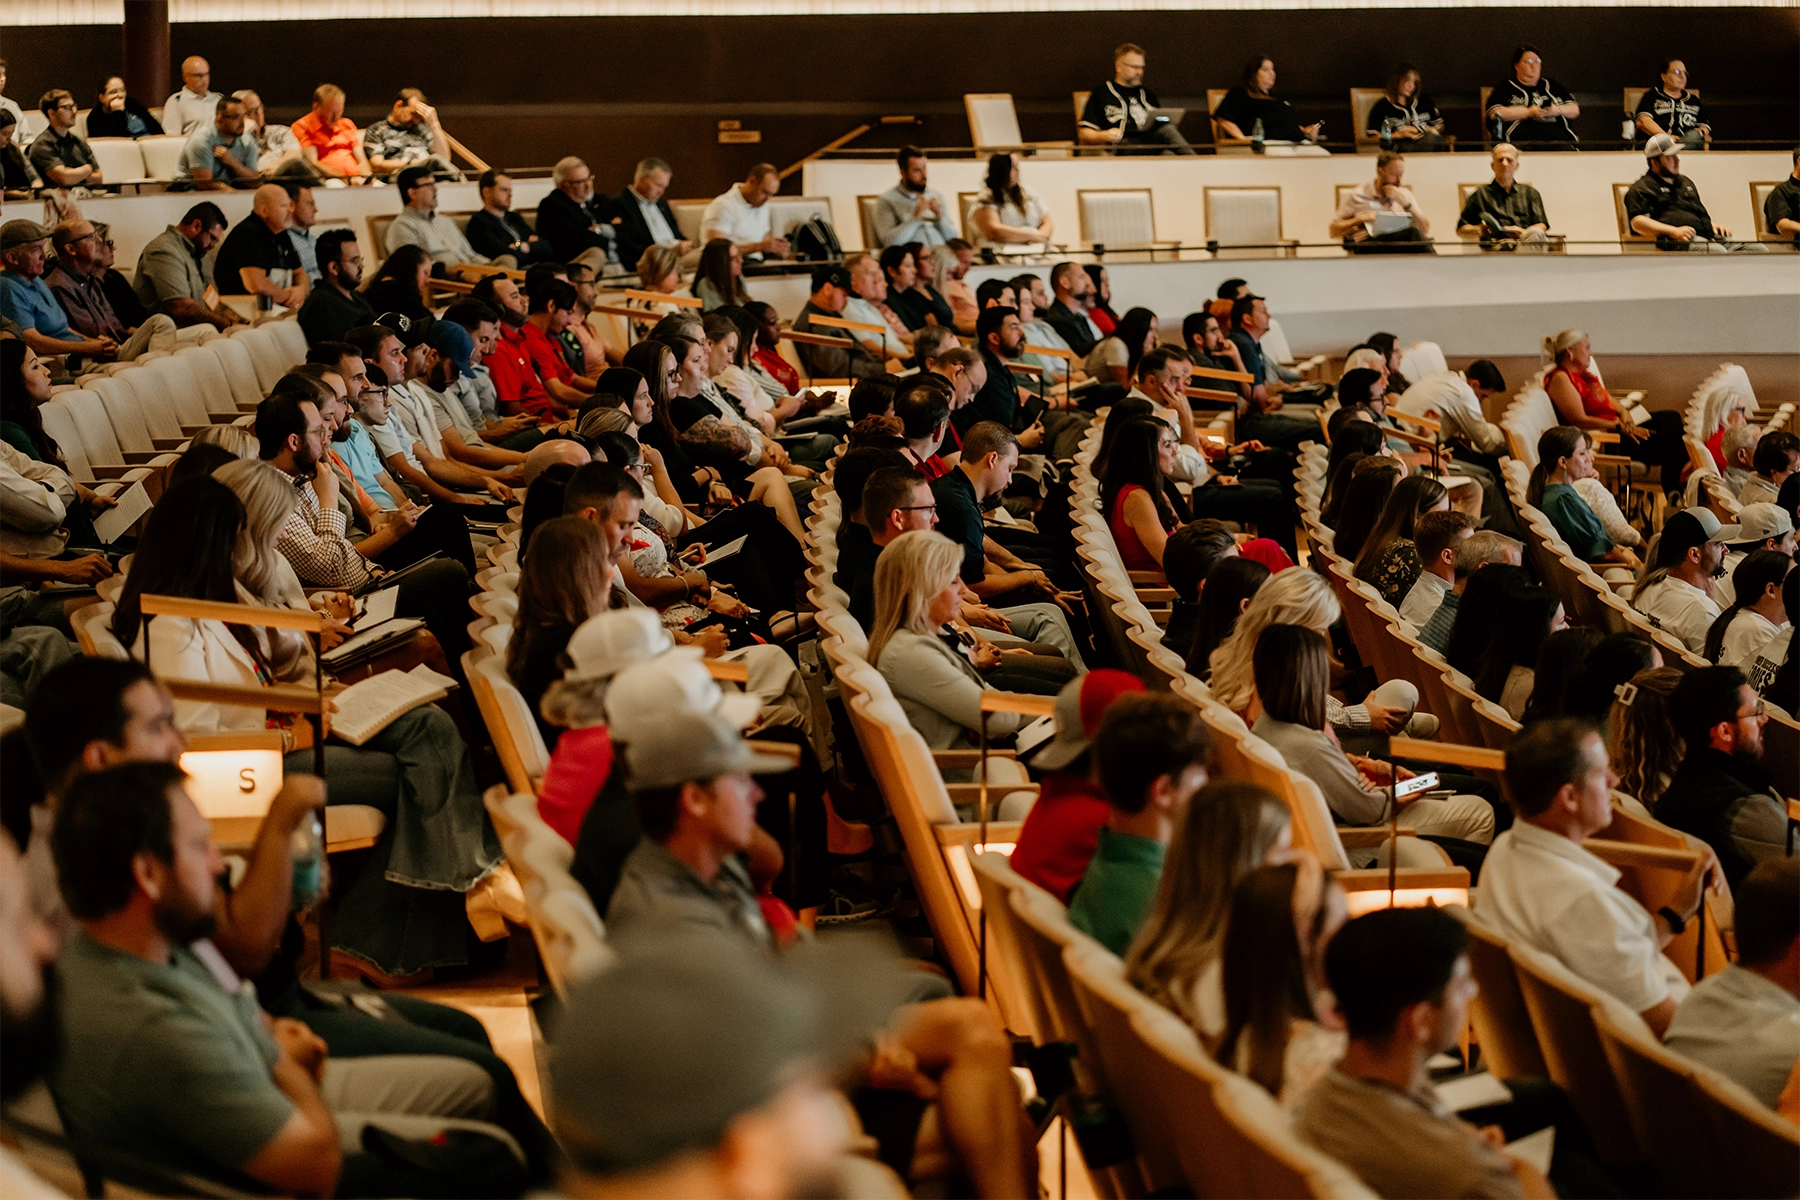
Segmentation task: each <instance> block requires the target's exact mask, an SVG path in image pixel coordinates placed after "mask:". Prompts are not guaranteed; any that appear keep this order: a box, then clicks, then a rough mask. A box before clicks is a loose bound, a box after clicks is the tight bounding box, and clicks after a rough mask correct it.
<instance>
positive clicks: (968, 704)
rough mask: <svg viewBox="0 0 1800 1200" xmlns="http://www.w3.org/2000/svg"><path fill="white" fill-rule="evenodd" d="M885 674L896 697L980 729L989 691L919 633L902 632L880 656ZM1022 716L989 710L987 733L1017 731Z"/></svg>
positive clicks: (965, 726)
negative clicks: (983, 700) (985, 694)
mask: <svg viewBox="0 0 1800 1200" xmlns="http://www.w3.org/2000/svg"><path fill="white" fill-rule="evenodd" d="M881 667H882V672H881V673H882V675H884V676H886V678H887V681H888V686H889V687H890V688H892V689H893V691H894V694H895V695H896V696H904V697H906V698H907V699H908V700H912V701H914V702H915V703H918V704H922V705H924V706H925V707H927V708H929V709H932V710H933V711H934V712H939V713H942V714H943V715H944V716H946V717H948V718H949V719H950V720H952V721H955V722H956V723H957V724H958V725H961V726H962V727H963V728H964V729H968V730H976V729H980V728H981V693H982V692H983V691H984V690H986V689H985V688H984V687H983V686H982V685H981V683H980V682H978V681H977V680H975V679H974V678H972V677H971V676H970V675H969V673H968V672H966V671H964V670H963V669H962V668H961V667H959V666H958V665H957V664H956V663H955V662H954V661H952V660H951V658H950V651H949V650H948V649H943V650H940V649H939V648H938V647H936V646H933V645H931V644H929V643H928V642H927V641H926V639H925V638H923V637H921V636H920V635H918V634H907V633H902V634H898V635H896V637H895V638H894V639H893V640H892V641H890V642H888V644H887V646H886V647H885V648H884V649H883V651H882V655H881ZM1021 723H1022V718H1021V717H1020V716H1019V715H1018V714H1016V713H989V714H988V733H989V734H991V735H995V736H999V735H1002V734H1008V733H1016V732H1018V729H1019V727H1020V725H1021Z"/></svg>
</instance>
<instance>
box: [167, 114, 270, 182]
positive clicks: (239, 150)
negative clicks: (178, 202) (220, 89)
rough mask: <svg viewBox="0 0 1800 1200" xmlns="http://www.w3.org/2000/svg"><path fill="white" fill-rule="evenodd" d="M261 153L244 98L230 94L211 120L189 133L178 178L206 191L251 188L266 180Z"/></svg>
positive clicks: (176, 169) (176, 171)
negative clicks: (246, 120)
mask: <svg viewBox="0 0 1800 1200" xmlns="http://www.w3.org/2000/svg"><path fill="white" fill-rule="evenodd" d="M260 153H261V152H260V151H259V150H258V149H257V145H256V140H255V139H254V138H252V137H251V136H250V135H249V134H248V133H247V132H245V129H244V104H243V101H241V100H234V99H232V98H231V97H229V96H227V97H224V98H222V99H221V100H220V101H219V103H218V106H217V107H216V108H214V109H213V119H212V121H211V123H210V124H207V125H202V126H200V127H199V128H198V129H196V130H194V132H193V133H191V134H189V135H188V140H187V144H186V145H185V146H183V147H182V148H181V164H180V165H179V166H177V167H176V168H175V178H176V179H178V180H181V181H184V182H188V183H192V184H193V185H194V187H195V188H196V189H198V190H199V191H202V192H222V191H225V190H227V189H229V188H234V187H248V186H250V185H251V184H255V183H259V182H261V180H262V176H261V175H259V174H258V173H257V161H258V156H259V154H260Z"/></svg>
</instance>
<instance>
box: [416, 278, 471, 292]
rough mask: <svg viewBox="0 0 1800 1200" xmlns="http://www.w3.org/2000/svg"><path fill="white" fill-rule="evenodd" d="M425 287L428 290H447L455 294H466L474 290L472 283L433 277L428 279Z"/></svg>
mask: <svg viewBox="0 0 1800 1200" xmlns="http://www.w3.org/2000/svg"><path fill="white" fill-rule="evenodd" d="M425 287H426V289H427V290H429V291H433V292H449V293H451V294H452V295H456V296H467V295H470V294H472V293H473V292H474V291H475V285H474V284H472V283H464V282H463V281H462V280H460V279H433V280H430V281H428V282H427V283H426V284H425Z"/></svg>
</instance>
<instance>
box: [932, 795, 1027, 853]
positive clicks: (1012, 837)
mask: <svg viewBox="0 0 1800 1200" xmlns="http://www.w3.org/2000/svg"><path fill="white" fill-rule="evenodd" d="M1032 786H1033V787H1036V786H1037V785H1036V784H1032ZM931 828H932V829H933V830H934V831H936V833H937V840H938V845H940V846H975V845H979V844H980V842H981V826H980V825H979V824H977V823H976V822H974V821H968V822H964V823H960V824H956V825H933V826H932V827H931ZM1022 828H1024V823H1023V822H1022V821H989V822H988V827H987V834H988V844H989V845H996V844H999V845H1004V844H1006V843H1008V842H1015V843H1016V842H1017V841H1018V840H1019V830H1020V829H1022Z"/></svg>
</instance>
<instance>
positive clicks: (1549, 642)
mask: <svg viewBox="0 0 1800 1200" xmlns="http://www.w3.org/2000/svg"><path fill="white" fill-rule="evenodd" d="M1603 637H1604V635H1603V634H1602V633H1601V631H1600V630H1598V629H1592V628H1589V627H1587V626H1582V625H1575V626H1567V625H1565V626H1564V627H1563V628H1561V629H1556V630H1552V631H1551V632H1550V634H1549V635H1548V636H1546V637H1545V638H1543V639H1542V641H1541V642H1540V643H1539V644H1538V652H1537V662H1536V663H1535V664H1534V665H1533V667H1532V673H1531V674H1532V678H1531V695H1530V697H1529V698H1528V699H1527V700H1526V701H1525V704H1524V708H1523V711H1522V712H1521V713H1520V714H1519V715H1518V716H1517V717H1516V718H1515V719H1516V720H1517V721H1518V722H1519V723H1520V724H1521V725H1530V724H1532V723H1533V722H1534V721H1542V720H1545V719H1546V718H1549V717H1580V718H1582V719H1584V720H1592V721H1593V722H1594V724H1595V725H1600V724H1602V723H1603V722H1604V720H1605V717H1606V714H1605V711H1604V709H1602V711H1601V712H1600V713H1599V714H1598V716H1597V718H1596V717H1595V716H1592V715H1590V713H1589V712H1587V711H1582V709H1583V708H1585V707H1586V706H1581V707H1577V706H1576V705H1575V704H1572V703H1571V701H1572V699H1573V698H1574V697H1573V695H1572V692H1573V690H1574V689H1575V688H1576V687H1578V686H1580V685H1582V684H1584V683H1585V681H1586V679H1587V665H1588V658H1589V656H1590V655H1592V654H1593V653H1594V651H1595V650H1596V649H1598V648H1599V645H1600V642H1601V640H1602V639H1603ZM1633 673H1634V672H1632V671H1627V672H1625V674H1626V676H1627V678H1629V677H1630V675H1631V674H1633ZM1508 712H1509V714H1510V712H1511V710H1510V709H1508Z"/></svg>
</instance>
